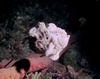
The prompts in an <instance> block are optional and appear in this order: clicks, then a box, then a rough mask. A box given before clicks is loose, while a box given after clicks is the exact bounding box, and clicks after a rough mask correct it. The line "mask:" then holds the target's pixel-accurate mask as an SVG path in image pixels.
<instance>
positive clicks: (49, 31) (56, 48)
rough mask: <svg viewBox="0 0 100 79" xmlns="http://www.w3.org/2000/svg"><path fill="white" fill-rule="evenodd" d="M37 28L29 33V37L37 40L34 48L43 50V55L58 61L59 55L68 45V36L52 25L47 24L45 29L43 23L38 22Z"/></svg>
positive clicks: (62, 30)
mask: <svg viewBox="0 0 100 79" xmlns="http://www.w3.org/2000/svg"><path fill="white" fill-rule="evenodd" d="M38 26H39V27H38V28H36V27H33V28H32V29H30V31H29V35H30V36H31V37H36V39H37V40H36V41H35V46H36V48H37V49H38V50H39V51H42V50H45V55H46V56H49V57H50V58H51V59H53V60H57V59H59V53H60V52H61V50H63V49H64V48H65V47H66V46H67V45H68V41H69V38H70V35H68V34H67V32H66V31H65V30H64V29H61V28H59V27H57V26H56V25H55V24H54V23H49V24H48V27H46V25H45V23H44V22H39V25H38Z"/></svg>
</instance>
